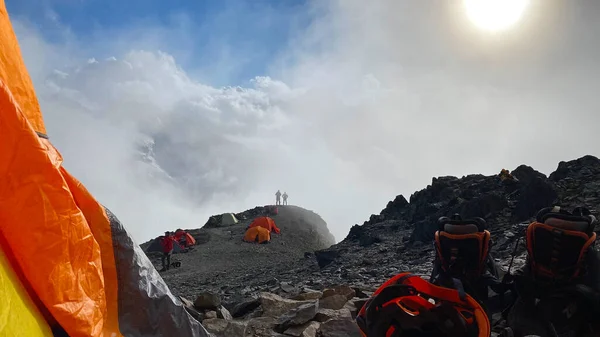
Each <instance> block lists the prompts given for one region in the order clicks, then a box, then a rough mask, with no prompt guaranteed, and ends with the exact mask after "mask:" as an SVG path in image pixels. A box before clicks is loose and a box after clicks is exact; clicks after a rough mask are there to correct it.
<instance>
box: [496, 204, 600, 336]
mask: <svg viewBox="0 0 600 337" xmlns="http://www.w3.org/2000/svg"><path fill="white" fill-rule="evenodd" d="M596 223H597V220H596V218H595V217H594V216H593V215H591V214H590V212H589V211H588V210H587V209H585V208H583V207H576V208H575V209H574V210H573V211H572V212H569V211H567V210H565V209H563V208H561V207H559V206H554V207H547V208H543V209H541V210H540V211H539V212H538V213H537V215H536V218H535V221H533V222H532V223H531V224H530V225H529V226H528V227H527V231H526V237H525V238H526V244H527V254H528V256H527V263H526V264H525V266H524V268H523V270H522V271H521V272H520V273H517V274H516V275H515V286H516V289H517V292H518V299H517V302H516V303H515V304H514V306H513V307H512V308H511V313H510V314H509V316H508V320H509V325H510V326H511V329H512V330H514V332H515V335H516V336H521V335H523V334H525V333H531V331H535V330H537V331H540V330H541V332H539V333H544V334H548V336H583V335H585V336H589V335H590V334H591V335H592V336H596V335H597V334H598V333H600V330H599V329H600V328H599V327H598V326H597V325H598V323H597V317H598V315H600V294H599V292H598V290H597V289H594V288H593V287H591V286H590V284H586V283H588V282H586V281H585V279H586V278H585V277H584V276H587V275H586V274H587V269H588V267H587V265H586V256H587V255H588V254H589V253H590V252H591V248H592V247H593V244H594V242H595V239H596V233H594V227H595V225H596ZM596 262H597V261H596Z"/></svg>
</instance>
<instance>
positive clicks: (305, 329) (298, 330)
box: [285, 321, 321, 337]
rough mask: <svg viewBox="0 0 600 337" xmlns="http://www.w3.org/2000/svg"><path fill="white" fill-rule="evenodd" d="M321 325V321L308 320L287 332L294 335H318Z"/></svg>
mask: <svg viewBox="0 0 600 337" xmlns="http://www.w3.org/2000/svg"><path fill="white" fill-rule="evenodd" d="M320 326H321V323H319V322H314V321H313V322H307V323H304V324H302V325H299V326H295V327H291V328H289V329H287V330H285V334H286V335H288V336H294V337H316V336H317V331H319V327H320Z"/></svg>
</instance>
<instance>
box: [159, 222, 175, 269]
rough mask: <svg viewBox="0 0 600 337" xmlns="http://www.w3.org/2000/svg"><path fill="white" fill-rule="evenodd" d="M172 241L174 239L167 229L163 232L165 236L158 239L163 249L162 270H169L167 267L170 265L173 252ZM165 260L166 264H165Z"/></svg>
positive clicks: (173, 241)
mask: <svg viewBox="0 0 600 337" xmlns="http://www.w3.org/2000/svg"><path fill="white" fill-rule="evenodd" d="M174 243H175V239H174V238H173V236H172V235H171V233H170V232H168V231H167V232H165V236H163V237H162V238H161V239H160V245H161V246H162V249H163V256H162V270H169V267H170V266H171V254H172V253H173V244H174ZM165 260H166V263H167V264H165Z"/></svg>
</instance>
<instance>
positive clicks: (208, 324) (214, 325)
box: [202, 318, 229, 336]
mask: <svg viewBox="0 0 600 337" xmlns="http://www.w3.org/2000/svg"><path fill="white" fill-rule="evenodd" d="M202 325H203V326H204V328H206V330H208V332H210V333H213V334H215V335H217V336H222V335H223V333H224V332H225V329H227V326H228V325H229V322H228V321H226V320H224V319H220V318H208V319H205V320H204V321H202Z"/></svg>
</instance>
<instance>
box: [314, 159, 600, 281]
mask: <svg viewBox="0 0 600 337" xmlns="http://www.w3.org/2000/svg"><path fill="white" fill-rule="evenodd" d="M499 171H500V170H499ZM511 173H512V175H513V176H514V177H515V178H516V179H515V180H502V179H500V177H499V176H498V175H493V176H484V175H469V176H465V177H462V178H457V177H439V178H433V180H432V183H431V185H429V186H427V187H426V188H425V189H423V190H421V191H418V192H416V193H414V194H413V195H411V196H410V199H409V201H407V200H406V199H405V198H404V197H403V196H402V195H399V196H397V197H396V198H395V199H394V200H393V201H390V202H389V203H388V205H387V206H386V207H385V208H384V209H383V210H382V211H381V213H380V214H378V215H375V214H374V215H372V216H371V217H370V219H369V220H368V221H366V222H365V223H364V224H363V225H361V226H359V225H354V226H353V227H352V228H351V229H350V232H349V233H348V236H347V237H346V238H345V239H344V240H343V241H341V242H340V243H338V244H336V245H334V246H332V247H330V248H328V249H325V250H321V251H318V252H316V257H317V262H318V264H319V267H320V268H319V271H318V273H319V274H320V275H322V276H321V277H322V278H323V279H327V280H329V281H330V282H337V283H347V284H352V285H354V286H365V285H367V286H375V285H378V284H380V283H381V282H382V281H384V280H385V279H386V278H388V277H389V276H392V275H393V274H396V273H398V272H399V271H407V270H409V271H412V272H415V273H420V274H425V275H429V274H430V272H431V266H432V261H433V245H432V238H433V233H434V231H435V227H436V220H437V219H438V218H439V217H440V216H444V215H445V216H449V215H452V214H454V213H460V214H461V215H462V216H463V217H473V216H479V217H483V218H484V219H486V220H487V222H488V225H489V230H490V232H491V234H492V240H493V243H492V244H493V246H492V255H493V256H494V257H495V258H496V261H497V262H499V264H500V266H501V267H502V268H503V271H506V269H507V267H508V264H509V262H510V257H511V255H512V251H513V248H514V247H515V245H516V241H517V239H519V238H523V235H524V231H525V228H526V226H527V224H528V223H529V222H530V221H531V220H533V217H534V216H535V214H536V213H537V211H538V210H539V209H540V208H543V207H547V206H551V205H555V204H558V205H562V206H563V207H574V206H576V205H583V206H586V207H588V208H589V209H590V210H592V212H593V213H594V214H596V216H598V213H597V210H599V209H600V160H599V159H598V158H596V157H593V156H584V157H582V158H579V159H577V160H573V161H569V162H560V163H559V165H558V168H557V170H556V171H555V172H553V173H552V174H550V176H548V177H546V176H545V175H544V174H542V173H540V172H537V171H535V170H534V169H533V168H531V167H529V166H525V165H521V166H519V167H517V168H516V169H514V170H513V171H512V172H511ZM597 230H598V228H597ZM519 243H520V244H519V245H518V250H517V258H516V259H515V265H514V266H515V267H518V266H519V265H520V264H521V263H522V262H523V256H524V254H525V245H524V239H520V240H519Z"/></svg>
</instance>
